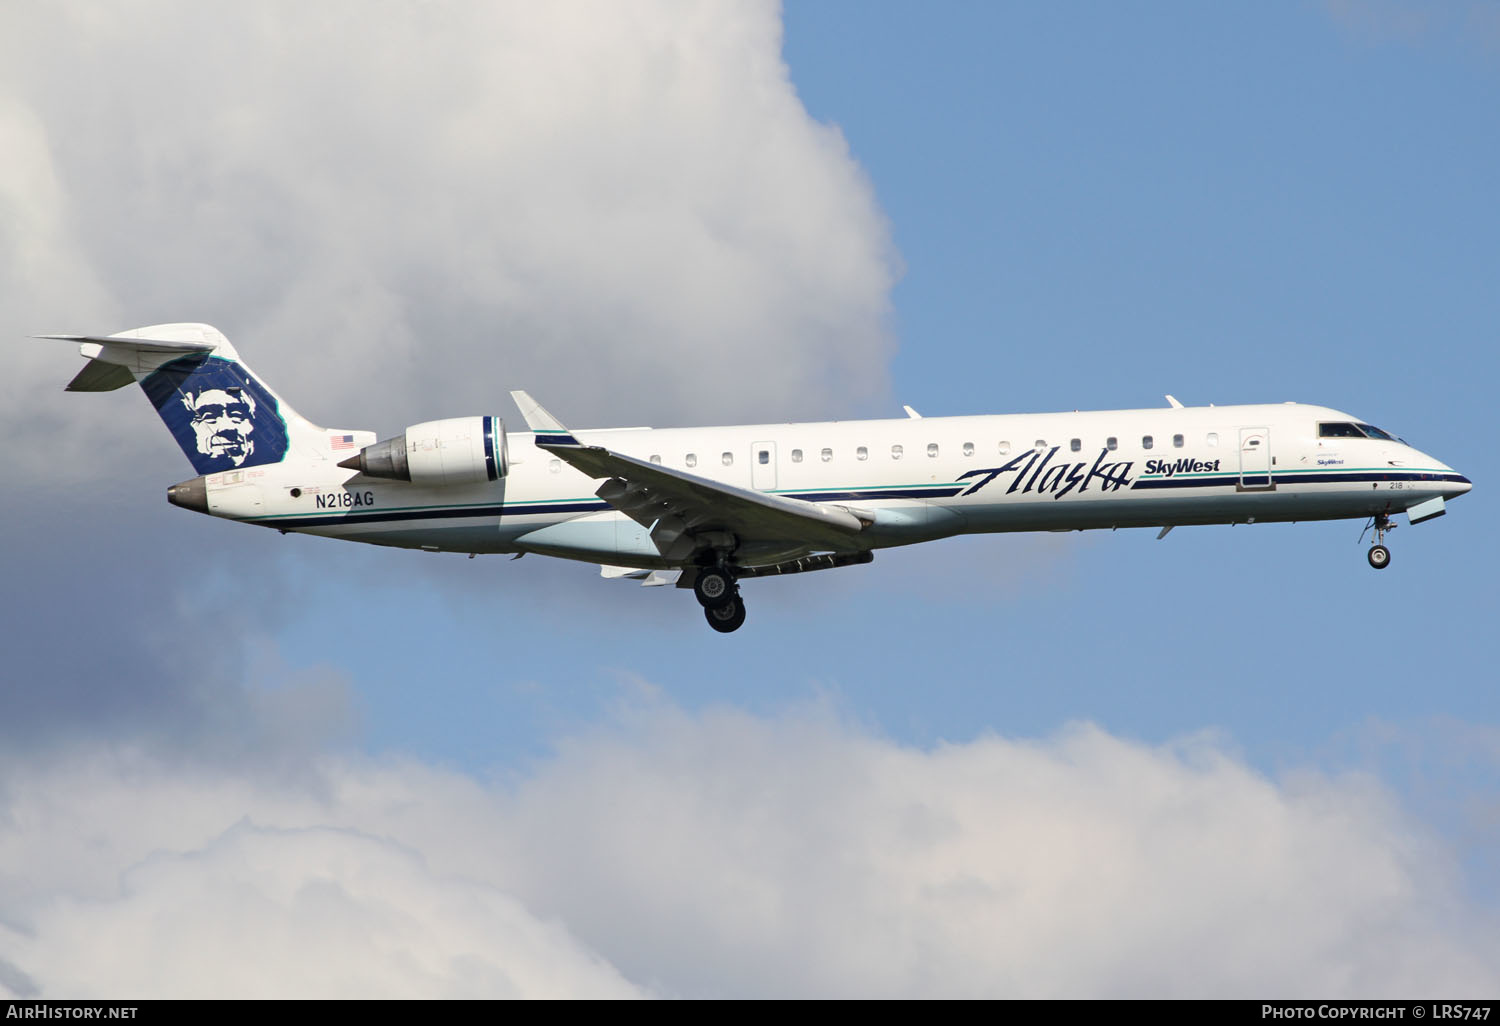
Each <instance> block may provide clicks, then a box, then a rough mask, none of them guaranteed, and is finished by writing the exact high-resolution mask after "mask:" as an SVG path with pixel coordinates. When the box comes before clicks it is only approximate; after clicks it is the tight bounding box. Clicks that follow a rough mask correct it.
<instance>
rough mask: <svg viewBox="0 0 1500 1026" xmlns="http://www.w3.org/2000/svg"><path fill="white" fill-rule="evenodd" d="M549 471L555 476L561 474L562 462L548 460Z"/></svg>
mask: <svg viewBox="0 0 1500 1026" xmlns="http://www.w3.org/2000/svg"><path fill="white" fill-rule="evenodd" d="M547 469H548V470H550V471H551V472H552V473H554V474H557V473H560V472H561V471H562V460H548V461H547Z"/></svg>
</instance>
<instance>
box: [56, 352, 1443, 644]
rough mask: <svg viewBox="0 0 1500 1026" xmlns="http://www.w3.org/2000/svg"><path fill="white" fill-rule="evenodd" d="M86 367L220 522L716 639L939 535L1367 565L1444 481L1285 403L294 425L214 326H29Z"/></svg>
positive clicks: (1316, 411)
mask: <svg viewBox="0 0 1500 1026" xmlns="http://www.w3.org/2000/svg"><path fill="white" fill-rule="evenodd" d="M37 337H38V338H46V339H62V340H66V341H71V342H76V343H78V344H79V350H80V353H81V354H82V355H83V356H84V357H85V358H86V359H87V361H88V362H87V363H86V364H84V366H83V369H82V370H80V371H79V372H78V374H77V375H76V376H75V377H74V378H73V380H72V381H71V382H69V384H68V385H67V390H68V391H72V392H102V391H110V390H113V389H117V388H121V387H123V386H125V385H128V384H130V383H132V382H138V383H139V384H140V386H141V388H142V389H143V390H144V391H145V393H146V396H147V397H148V398H149V399H150V400H151V403H152V405H153V406H155V407H156V410H157V413H158V414H159V415H160V416H161V418H162V420H163V422H165V424H166V426H167V428H168V430H169V431H171V433H172V435H173V437H174V438H176V439H177V442H178V444H179V445H180V446H181V447H182V451H183V453H184V454H185V455H186V456H187V458H188V461H189V462H190V463H191V464H192V466H193V469H194V470H195V471H196V472H197V476H196V477H193V478H192V479H190V480H187V481H183V482H182V483H180V484H175V485H172V486H171V487H170V488H168V489H167V501H169V502H170V503H172V504H173V505H176V506H180V507H182V508H184V509H189V510H194V511H196V512H199V513H207V514H210V515H212V516H216V517H223V518H225V519H227V520H235V521H240V522H242V523H248V524H258V525H260V526H262V527H270V528H275V529H276V530H278V531H280V532H282V533H283V534H286V533H288V532H298V533H304V534H313V535H322V536H326V537H330V538H343V539H346V540H349V541H359V542H368V543H370V544H374V545H389V546H397V547H401V548H410V549H422V550H424V551H428V552H459V553H468V554H469V555H470V557H471V558H472V557H473V556H475V555H477V554H479V553H508V554H512V555H513V556H515V557H516V558H519V557H520V556H523V555H525V554H528V553H536V554H540V555H546V556H557V557H561V558H564V559H572V560H582V561H587V562H590V563H597V564H599V565H600V568H601V574H602V575H603V576H604V577H606V578H624V579H631V580H639V581H640V582H641V583H642V584H643V585H645V586H648V587H656V586H666V585H675V586H676V587H678V588H682V589H690V590H691V591H692V592H693V595H694V596H695V597H696V599H697V601H698V603H699V605H701V606H702V608H703V611H704V617H705V619H707V621H708V623H709V625H710V626H711V627H712V628H713V629H714V630H716V631H719V632H721V633H729V632H732V631H735V630H737V629H739V627H740V626H741V625H742V624H743V623H744V622H745V603H744V600H743V598H742V597H741V595H740V582H741V581H744V580H747V579H753V578H759V577H774V576H780V575H783V574H797V573H805V572H809V571H813V570H825V569H833V568H836V567H844V566H852V565H856V564H861V563H868V562H870V561H871V560H873V559H874V554H875V551H876V550H877V549H883V548H890V547H893V546H897V545H911V544H915V543H917V542H928V541H934V540H937V539H940V538H947V537H951V536H954V535H959V534H971V533H990V532H1005V531H1075V530H1076V531H1084V530H1100V529H1105V528H1108V529H1115V528H1121V527H1155V528H1159V529H1160V531H1159V534H1158V535H1157V537H1158V538H1164V537H1166V535H1167V533H1168V532H1170V531H1171V530H1173V529H1174V528H1176V527H1181V526H1186V525H1191V524H1256V523H1272V522H1285V521H1303V520H1337V519H1346V518H1360V519H1366V520H1367V521H1368V523H1367V525H1366V530H1367V531H1368V530H1369V529H1370V527H1373V528H1374V534H1373V538H1372V544H1371V546H1370V549H1369V552H1368V557H1367V558H1368V561H1369V564H1370V566H1372V567H1374V568H1375V569H1377V570H1380V569H1384V568H1385V567H1386V566H1388V565H1389V563H1390V559H1391V553H1390V549H1389V548H1388V547H1387V546H1386V544H1385V539H1386V535H1387V534H1388V533H1389V532H1390V531H1391V530H1392V529H1393V528H1394V527H1395V526H1396V525H1395V523H1394V522H1393V521H1392V519H1391V518H1392V516H1394V515H1396V514H1399V513H1405V514H1406V515H1407V518H1408V520H1409V522H1410V523H1412V524H1419V523H1422V522H1424V521H1427V520H1431V519H1433V518H1435V517H1439V516H1442V515H1443V514H1444V513H1445V512H1446V511H1447V509H1446V500H1448V499H1451V498H1454V497H1455V496H1458V495H1462V494H1463V493H1465V492H1467V491H1469V489H1470V487H1471V483H1470V481H1469V479H1468V478H1466V477H1464V476H1463V475H1461V474H1459V473H1457V472H1456V471H1454V470H1453V468H1451V467H1449V466H1447V465H1446V464H1444V463H1442V462H1440V461H1438V460H1437V459H1435V458H1433V457H1431V456H1428V455H1426V454H1425V453H1422V452H1420V451H1418V450H1417V449H1414V448H1413V447H1411V446H1410V445H1408V444H1407V443H1406V442H1404V441H1403V440H1401V439H1400V438H1397V437H1395V436H1394V435H1391V434H1389V433H1387V432H1385V431H1382V430H1381V429H1379V428H1377V427H1375V426H1373V425H1371V424H1369V423H1367V422H1365V421H1363V420H1361V419H1360V418H1358V417H1354V416H1351V415H1350V414H1347V413H1341V412H1339V411H1338V410H1333V409H1329V408H1327V407H1323V406H1308V405H1302V404H1298V403H1282V404H1276V405H1256V406H1195V407H1187V406H1184V405H1183V404H1182V403H1180V402H1178V401H1177V400H1176V399H1175V398H1173V397H1172V396H1170V395H1169V396H1167V397H1166V399H1167V402H1168V405H1167V406H1166V407H1161V408H1156V409H1137V410H1112V411H1099V412H1074V413H1046V414H1007V415H999V416H962V417H922V416H920V415H919V414H918V413H917V412H916V411H915V410H913V409H912V408H911V407H909V406H908V407H906V408H905V410H906V414H907V416H906V417H905V418H896V419H890V420H863V421H834V422H828V423H805V424H756V425H741V426H727V427H705V428H671V429H651V428H610V429H599V430H587V431H585V430H578V431H571V430H569V429H568V428H567V427H565V426H564V425H563V423H562V422H561V421H560V420H558V419H557V418H556V417H555V416H553V415H552V414H551V413H549V412H548V411H547V410H546V409H545V408H543V407H542V406H541V405H540V404H539V403H538V402H537V401H536V400H535V399H533V398H532V397H531V396H530V395H528V394H527V393H526V392H524V391H515V392H512V393H511V396H512V397H513V399H514V400H515V402H516V405H517V406H518V407H519V409H520V412H521V416H522V418H523V419H524V421H525V423H526V426H527V427H528V428H529V431H526V432H519V431H517V432H511V431H507V429H506V427H505V424H504V422H503V421H502V419H501V418H500V417H498V416H493V415H483V416H471V417H455V418H449V419H444V420H436V421H428V422H426V423H422V424H415V425H412V426H410V427H408V428H406V430H404V431H402V432H401V433H400V434H397V435H393V436H391V437H389V438H385V439H380V438H378V437H377V435H376V433H375V432H372V431H358V430H347V429H328V428H322V427H318V426H316V425H314V424H312V423H311V422H309V421H308V420H306V419H304V418H303V417H302V416H300V415H299V414H298V413H296V411H294V410H293V409H292V408H291V407H290V406H288V405H287V404H286V402H285V401H283V400H282V399H281V397H280V396H278V395H277V394H276V393H275V392H274V391H272V390H271V388H270V387H269V386H268V385H266V384H264V383H263V382H262V381H261V380H260V379H259V378H258V377H256V376H255V374H254V373H253V372H251V370H250V368H249V367H247V366H246V365H245V364H244V363H243V362H242V361H241V360H240V358H239V354H238V353H237V352H236V351H235V349H234V347H233V346H232V345H231V344H230V342H229V340H228V339H227V338H225V337H224V335H223V334H221V333H220V332H219V331H218V330H217V329H215V328H213V327H210V326H209V325H206V324H158V325H152V326H149V327H144V328H136V329H133V330H131V331H125V332H120V333H118V334H114V335H107V336H103V335H41V336H37Z"/></svg>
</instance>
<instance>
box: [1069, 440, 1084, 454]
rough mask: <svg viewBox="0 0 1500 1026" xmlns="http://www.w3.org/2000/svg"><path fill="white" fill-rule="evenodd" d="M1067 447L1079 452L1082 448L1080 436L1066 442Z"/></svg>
mask: <svg viewBox="0 0 1500 1026" xmlns="http://www.w3.org/2000/svg"><path fill="white" fill-rule="evenodd" d="M1068 448H1069V449H1071V450H1072V451H1074V452H1081V451H1082V450H1083V439H1081V438H1075V439H1073V440H1072V441H1071V442H1069V443H1068Z"/></svg>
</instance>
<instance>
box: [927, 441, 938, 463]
mask: <svg viewBox="0 0 1500 1026" xmlns="http://www.w3.org/2000/svg"><path fill="white" fill-rule="evenodd" d="M937 454H938V446H937V443H936V442H928V443H927V457H928V459H934V460H935V459H937Z"/></svg>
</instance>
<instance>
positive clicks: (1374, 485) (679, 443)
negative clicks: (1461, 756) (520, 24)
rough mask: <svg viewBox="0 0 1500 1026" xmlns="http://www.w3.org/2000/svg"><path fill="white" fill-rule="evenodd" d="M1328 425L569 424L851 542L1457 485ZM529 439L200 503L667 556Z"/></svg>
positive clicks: (319, 474)
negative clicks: (495, 469)
mask: <svg viewBox="0 0 1500 1026" xmlns="http://www.w3.org/2000/svg"><path fill="white" fill-rule="evenodd" d="M1329 422H1337V423H1357V418H1354V417H1351V416H1349V415H1348V414H1344V413H1340V412H1338V411H1336V410H1331V409H1327V408H1325V407H1318V406H1304V405H1300V404H1294V403H1286V404H1280V405H1262V406H1218V407H1212V406H1210V407H1188V408H1180V407H1176V408H1174V407H1168V408H1162V409H1149V410H1117V411H1103V412H1080V413H1049V414H1015V415H1005V416H979V417H927V418H908V419H900V420H870V421H834V422H827V423H806V424H761V425H750V426H732V427H708V428H673V429H646V428H637V429H610V430H594V431H590V430H580V431H575V432H574V434H576V435H577V436H578V438H579V440H580V441H581V442H582V443H584V444H586V445H598V446H603V447H605V448H607V449H609V450H611V451H614V452H618V453H622V454H624V455H627V456H634V457H637V458H638V459H642V460H650V461H652V462H659V463H661V464H662V465H663V466H666V467H669V468H673V469H677V470H682V471H686V472H687V473H689V474H694V475H697V476H700V477H703V478H706V479H709V480H711V481H716V482H723V483H726V484H730V485H734V486H737V487H740V488H748V489H755V490H757V491H765V492H773V493H778V494H781V495H785V496H791V497H795V498H800V499H804V500H808V501H811V502H818V503H831V504H836V505H839V506H842V507H845V508H847V509H850V510H852V511H854V512H855V513H856V515H859V516H861V517H862V518H863V519H864V520H865V521H866V523H867V530H866V531H865V532H863V533H861V534H860V535H858V537H857V539H856V540H855V543H854V544H853V545H852V550H856V551H857V550H860V549H874V548H883V547H888V546H892V545H903V544H909V543H912V542H918V541H927V540H931V539H934V538H940V537H945V536H948V535H954V534H961V533H974V532H996V531H1039V530H1054V531H1063V530H1086V529H1091V528H1114V527H1147V526H1149V527H1162V526H1177V525H1187V524H1216V523H1218V524H1223V523H1259V522H1270V521H1297V520H1327V519H1337V518H1346V517H1368V516H1372V515H1376V514H1382V513H1384V514H1391V513H1397V512H1401V511H1405V510H1409V509H1411V508H1412V507H1414V506H1417V505H1419V504H1421V503H1423V502H1426V501H1429V500H1432V499H1443V498H1451V497H1453V496H1455V495H1459V494H1462V493H1463V492H1466V491H1468V490H1469V487H1470V485H1469V482H1468V480H1467V479H1465V478H1463V477H1462V476H1460V475H1459V474H1457V473H1456V472H1455V471H1454V470H1453V469H1452V468H1451V467H1448V466H1446V465H1445V464H1443V463H1441V462H1439V461H1438V460H1436V459H1434V458H1433V457H1431V456H1428V455H1425V454H1424V453H1421V452H1419V451H1417V450H1416V449H1413V448H1411V447H1410V446H1408V445H1406V444H1404V443H1402V442H1400V441H1397V440H1395V439H1384V438H1376V437H1320V434H1319V431H1320V428H1319V425H1320V424H1326V423H1329ZM534 437H535V436H533V435H532V434H529V433H519V432H518V433H512V434H510V435H509V438H508V445H509V456H510V464H509V473H508V474H507V476H505V477H504V478H502V479H501V480H498V481H495V482H487V483H484V484H478V485H462V486H449V487H443V488H423V487H419V486H415V485H412V484H408V483H404V482H400V481H390V480H383V479H375V478H370V477H366V476H364V475H362V474H360V473H358V472H355V471H349V470H345V469H340V468H339V467H338V466H337V460H338V455H337V454H329V456H328V457H326V458H303V459H297V460H292V459H288V460H287V461H286V462H283V463H280V464H272V465H266V466H261V467H256V468H252V469H247V470H243V471H231V472H227V473H219V474H212V475H209V476H208V477H207V478H206V479H205V483H206V486H207V491H208V504H209V512H211V513H214V514H215V515H219V516H225V517H229V518H232V519H237V520H243V521H247V522H252V523H258V524H262V525H264V526H267V527H275V528H278V529H281V530H285V531H300V532H306V533H309V534H318V535H326V536H330V537H337V538H345V539H348V540H351V541H363V542H370V543H374V544H379V545H395V546H402V547H408V548H423V549H429V550H435V551H455V552H475V553H478V552H485V553H511V552H540V553H545V554H548V555H556V556H564V557H568V558H575V559H582V560H588V561H591V562H596V563H604V564H614V565H619V566H630V567H642V568H665V567H669V566H671V565H674V564H671V563H669V562H668V561H666V560H665V559H664V557H662V556H661V554H660V553H659V552H658V550H657V548H656V547H655V546H654V545H653V544H652V541H651V539H650V536H649V535H648V531H647V527H648V526H649V525H641V524H638V523H636V522H634V521H632V520H630V519H628V518H627V517H626V516H625V515H624V514H622V513H619V512H617V511H615V510H614V509H612V508H611V507H610V506H609V505H608V504H607V503H605V502H604V501H603V500H602V499H600V498H597V497H596V495H595V492H596V491H597V490H598V488H599V485H600V482H599V481H596V480H592V479H590V478H588V477H586V476H584V475H583V474H581V473H579V472H578V471H576V470H574V469H573V468H572V467H571V466H569V465H568V464H567V463H566V462H563V461H562V460H560V459H558V458H557V457H556V456H555V455H553V454H552V453H549V452H547V451H545V450H543V449H540V448H537V447H536V445H535V444H534ZM1413 516H1414V518H1415V516H1416V515H1415V514H1413ZM826 548H827V547H826V546H805V547H802V548H801V549H800V550H798V549H793V548H789V547H788V546H786V545H784V544H783V545H778V546H777V547H776V548H775V550H774V551H772V550H767V551H764V552H757V551H741V552H739V553H737V554H736V558H737V560H739V561H740V562H742V563H744V564H745V565H752V564H755V563H757V562H768V561H774V560H779V559H786V558H795V557H796V556H797V555H799V554H802V553H805V552H808V551H826Z"/></svg>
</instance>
